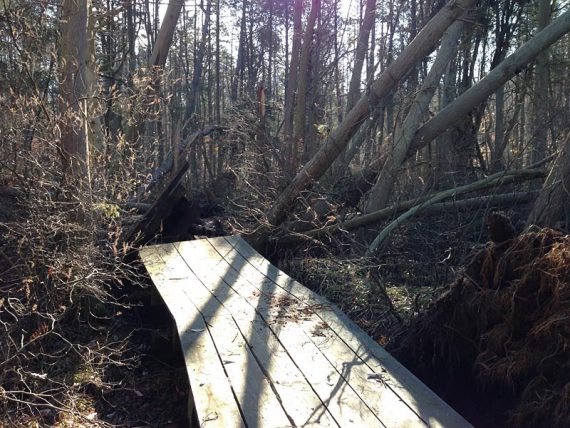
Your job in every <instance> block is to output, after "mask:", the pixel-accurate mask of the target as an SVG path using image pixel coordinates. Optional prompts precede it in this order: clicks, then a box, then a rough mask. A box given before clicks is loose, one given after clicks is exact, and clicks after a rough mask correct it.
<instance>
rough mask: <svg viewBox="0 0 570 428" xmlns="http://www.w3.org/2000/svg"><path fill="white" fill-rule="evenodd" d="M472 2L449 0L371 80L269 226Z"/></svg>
mask: <svg viewBox="0 0 570 428" xmlns="http://www.w3.org/2000/svg"><path fill="white" fill-rule="evenodd" d="M474 3H475V1H474V0H459V1H456V0H452V1H450V2H449V3H448V4H447V5H445V6H444V7H442V8H441V9H440V11H439V12H438V13H437V14H436V15H435V16H434V17H433V18H432V19H431V20H430V21H429V22H428V23H427V24H426V25H425V27H424V28H423V29H422V30H421V31H420V33H419V34H418V35H417V36H416V37H415V38H414V40H412V42H411V43H410V44H409V45H408V46H407V47H406V49H404V51H403V52H402V54H401V55H400V56H399V57H398V58H397V59H396V60H395V61H394V62H392V63H391V64H390V65H389V66H388V67H387V69H386V70H385V71H384V73H382V75H381V76H380V77H379V78H378V79H377V80H375V81H374V82H373V84H372V85H371V88H370V93H369V94H366V95H364V96H363V97H361V98H360V100H359V101H358V102H357V103H356V105H355V106H354V108H353V109H352V110H351V111H350V112H349V113H348V114H347V115H346V117H345V118H344V120H343V122H342V123H341V124H339V125H338V126H337V128H336V129H334V130H333V131H332V132H331V133H330V135H329V137H328V138H327V139H326V141H325V142H324V144H323V145H322V146H321V148H320V149H319V151H318V152H317V153H316V154H315V156H314V157H313V158H312V159H311V160H310V161H309V162H308V163H307V164H306V165H305V166H304V167H303V169H302V170H301V171H300V172H299V173H298V174H297V175H296V176H295V178H294V179H293V180H292V182H291V183H290V184H289V186H287V188H286V189H285V190H284V191H283V192H282V193H281V195H279V197H278V198H277V200H276V201H275V203H274V204H273V206H272V207H271V209H270V210H269V212H268V213H267V221H268V223H269V225H271V226H276V225H279V224H280V223H282V222H283V221H284V220H285V218H286V217H287V214H288V213H289V211H290V209H291V208H292V205H293V202H294V200H295V198H296V197H297V196H298V195H299V193H300V192H301V191H303V190H305V189H307V188H309V187H310V186H311V185H312V184H313V183H314V182H315V181H316V180H318V179H319V178H321V177H322V176H323V174H324V173H325V172H326V171H327V170H328V168H329V167H330V166H331V164H332V163H333V162H334V160H335V159H336V158H337V156H338V155H339V154H340V153H341V152H342V151H343V150H344V148H345V147H346V145H347V144H348V141H349V140H350V138H351V137H352V136H353V135H354V133H355V132H356V131H357V130H358V128H359V127H360V124H361V123H362V122H363V121H364V119H365V118H366V116H368V115H369V114H370V112H371V109H373V108H374V107H375V106H377V105H378V104H380V103H381V102H382V101H383V100H384V99H385V98H386V97H387V96H388V95H389V94H390V92H391V91H392V89H394V87H396V86H397V85H398V83H399V81H400V80H401V79H402V78H404V76H405V75H406V74H407V73H408V72H409V71H410V70H411V69H412V67H413V66H414V65H415V64H416V63H417V62H418V61H420V60H421V59H423V58H424V57H425V56H426V55H427V54H428V53H429V52H430V51H431V50H432V49H433V46H434V45H435V44H436V43H437V41H438V40H439V39H440V38H441V36H442V35H443V33H444V32H445V30H446V29H447V28H448V27H449V26H450V25H451V24H452V23H453V21H455V19H457V17H458V16H459V15H461V14H462V13H463V12H464V11H465V9H466V8H469V7H471V6H472V5H473V4H474ZM267 232H268V229H267V228H260V229H258V231H257V233H256V234H255V235H254V236H253V237H252V241H253V242H254V245H257V246H262V245H264V243H265V242H266V240H267Z"/></svg>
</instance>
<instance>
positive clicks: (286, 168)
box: [0, 0, 570, 424]
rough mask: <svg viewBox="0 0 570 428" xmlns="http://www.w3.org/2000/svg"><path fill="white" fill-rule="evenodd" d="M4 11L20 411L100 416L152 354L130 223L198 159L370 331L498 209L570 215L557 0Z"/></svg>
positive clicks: (16, 2)
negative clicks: (136, 299)
mask: <svg viewBox="0 0 570 428" xmlns="http://www.w3.org/2000/svg"><path fill="white" fill-rule="evenodd" d="M0 27H1V29H2V31H1V32H0V73H1V76H2V79H1V80H0V110H1V111H2V118H3V120H2V121H1V123H0V139H1V146H0V180H1V182H0V202H1V204H0V230H1V231H2V236H3V239H2V242H1V243H0V260H1V261H0V266H1V267H0V271H1V272H2V273H1V276H0V290H1V293H2V294H1V295H0V321H1V323H2V332H1V333H0V338H2V342H3V343H4V344H5V346H2V349H1V350H0V353H1V355H2V357H1V358H0V373H1V374H0V385H1V386H0V398H1V400H2V401H1V403H2V406H3V408H4V411H5V418H6V421H9V423H17V424H21V423H28V422H30V421H44V422H45V421H51V423H54V421H60V423H67V422H69V421H70V420H71V421H73V420H75V419H73V418H80V419H81V420H82V421H83V422H85V421H86V420H87V421H91V422H93V423H95V422H94V419H97V420H99V419H100V415H101V414H102V413H105V412H104V411H102V410H100V409H98V408H97V403H99V402H100V401H101V397H104V398H105V400H107V402H113V403H116V400H117V399H118V397H119V396H120V394H119V392H120V391H121V390H122V388H124V387H125V386H124V384H123V383H121V382H119V381H118V380H117V379H119V378H121V376H125V374H124V372H121V371H120V370H121V368H124V367H129V368H133V367H138V368H140V367H141V352H140V350H139V351H135V350H134V349H135V348H136V346H139V345H140V346H143V345H141V343H142V342H137V341H136V340H139V339H140V338H139V339H136V340H135V342H134V343H136V344H137V345H136V346H133V336H132V335H131V334H130V332H131V331H132V329H131V330H129V328H131V327H132V325H136V324H137V322H138V321H133V319H134V318H133V317H135V315H132V313H131V310H130V309H129V308H130V307H131V306H132V305H133V300H132V299H130V298H127V297H125V295H126V294H130V293H131V291H132V290H131V288H130V287H133V286H135V284H138V283H141V284H142V283H144V280H143V279H141V278H140V277H141V275H140V271H138V270H137V268H136V266H134V265H133V263H130V262H129V263H127V262H125V257H127V259H128V256H129V255H131V254H132V252H133V249H134V248H136V245H138V243H133V242H126V241H124V240H123V236H124V231H125V230H126V229H128V227H129V225H131V224H132V223H133V222H136V221H137V219H139V218H140V214H141V213H142V212H144V210H145V209H146V208H148V204H150V203H152V202H153V201H154V199H155V198H156V195H157V194H158V193H159V192H160V189H161V188H162V186H164V182H167V181H168V179H169V177H171V176H172V175H173V174H175V173H176V171H178V170H179V169H180V168H181V167H182V166H183V165H184V164H185V163H186V162H187V163H188V167H189V172H188V173H187V174H186V175H185V179H184V186H185V188H186V189H187V190H188V195H187V196H188V199H191V200H195V201H198V202H199V205H200V210H201V214H202V216H203V217H212V216H215V217H216V220H215V222H214V223H215V227H214V229H216V228H218V231H220V230H221V231H223V233H243V234H245V235H247V236H248V237H249V238H248V239H249V240H250V242H252V243H253V244H255V246H256V247H257V248H259V249H261V250H263V251H264V252H265V254H267V255H268V256H271V257H273V258H274V259H275V260H276V261H277V262H278V263H279V264H280V267H282V268H283V269H285V270H287V271H288V272H289V273H291V274H292V275H294V276H296V277H297V278H299V279H300V280H301V281H302V282H304V283H306V284H307V285H309V286H311V287H313V288H315V289H317V290H318V291H319V292H321V293H323V294H325V295H327V296H328V297H329V298H331V299H332V300H333V301H335V302H337V303H338V304H339V305H340V306H341V307H342V308H343V309H344V310H345V311H347V312H348V313H349V314H350V315H351V316H352V317H353V318H354V319H356V320H358V321H359V323H360V324H361V325H362V326H364V327H365V328H366V330H367V331H368V332H370V333H371V334H372V335H373V336H375V337H376V338H378V339H379V340H380V341H387V340H388V339H389V337H390V334H391V333H392V332H393V331H394V329H395V328H396V327H397V326H398V325H401V323H402V322H403V321H405V320H408V319H410V318H412V317H414V316H415V315H416V314H417V313H419V312H420V311H421V310H422V309H423V308H424V307H425V306H426V305H427V304H428V303H429V302H430V301H432V300H433V299H435V298H436V296H439V295H440V294H441V290H442V288H441V286H444V285H445V284H447V283H448V282H449V281H450V280H451V279H452V278H453V277H454V275H455V273H456V272H457V269H458V267H459V266H462V265H464V264H465V263H466V261H467V258H468V255H469V253H470V251H471V250H472V247H473V246H476V245H480V244H481V243H482V242H484V241H485V240H486V236H487V235H486V232H485V221H484V219H485V216H486V214H488V213H489V212H490V211H491V210H492V209H501V210H503V212H504V213H505V214H507V215H508V216H510V217H513V224H514V228H515V229H517V231H519V232H520V231H521V230H522V229H523V228H524V227H526V226H527V225H530V224H537V225H540V226H547V227H552V228H556V229H559V230H562V231H566V232H567V230H568V227H569V223H570V220H569V219H570V203H569V198H568V194H567V189H568V188H569V187H568V186H570V136H569V135H570V133H569V129H570V119H569V115H568V112H569V111H570V38H569V37H568V35H567V33H568V32H569V31H570V10H569V3H568V2H567V1H549V0H538V1H530V0H528V1H527V0H507V1H495V0H479V1H473V0H457V1H451V2H448V3H446V2H444V1H441V0H432V1H417V0H412V1H405V2H404V1H396V0H353V1H350V2H347V1H340V0H311V1H307V0H305V1H304V0H294V1H293V0H260V1H251V0H242V1H237V0H200V1H195V2H180V3H175V2H168V3H167V2H158V1H149V0H132V1H116V0H62V1H55V2H53V1H43V0H37V1H20V0H2V1H1V2H0ZM212 227H213V226H212V225H211V224H204V225H202V232H203V233H206V234H207V233H214V232H215V231H216V230H213V229H212ZM184 233H186V235H184ZM184 233H183V234H179V235H177V236H176V237H177V238H188V237H189V236H188V230H185V231H184ZM194 235H195V234H194ZM157 239H161V237H160V236H159V237H157ZM127 289H128V291H129V293H126V292H125V290H127ZM121 290H122V291H121ZM117 314H123V315H124V314H130V315H125V317H126V318H127V320H126V321H122V320H121V319H120V315H117ZM129 317H130V318H129ZM110 325H111V326H112V328H110V327H109V326H110ZM139 327H140V326H139ZM139 330H140V328H139ZM127 331H128V333H126V332H127ZM110 367H113V368H112V369H111V368H110ZM113 370H118V372H113ZM161 373H162V372H161ZM131 381H132V382H135V380H133V379H131ZM147 386H148V385H147ZM130 390H136V388H135V387H133V386H132V385H131V387H130ZM94 391H95V392H94ZM113 394H115V395H113ZM135 395H136V394H135ZM94 397H95V398H94ZM112 397H114V398H112ZM139 398H140V397H139ZM113 400H115V401H113ZM116 406H117V405H116V404H113V406H111V407H112V408H113V409H115V410H113V411H110V410H109V411H107V410H106V412H107V413H106V414H108V415H112V416H108V417H107V422H108V423H111V422H110V421H112V420H113V418H118V417H119V416H117V415H118V414H119V413H120V412H119V411H118V410H116ZM103 407H104V408H105V409H108V408H109V406H107V407H105V406H103ZM119 407H120V406H119ZM131 410H132V409H131ZM128 413H129V412H128V411H126V410H125V411H124V412H123V413H122V416H121V417H126V416H125V415H126V414H128ZM94 414H95V415H96V416H92V415H94ZM89 417H91V419H89ZM69 418H71V419H69ZM103 419H104V418H103ZM26 421H27V422H26ZM62 421H63V422H62ZM66 421H67V422H66ZM30 423H31V422H30ZM70 423H72V422H70ZM101 423H104V422H101Z"/></svg>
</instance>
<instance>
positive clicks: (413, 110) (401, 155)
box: [365, 20, 464, 213]
mask: <svg viewBox="0 0 570 428" xmlns="http://www.w3.org/2000/svg"><path fill="white" fill-rule="evenodd" d="M463 27H464V23H463V21H461V20H459V21H456V22H454V23H453V25H451V27H449V29H448V31H447V32H446V33H445V35H444V36H443V39H442V41H441V47H440V48H439V51H438V53H437V56H436V58H435V61H434V63H433V65H432V67H431V69H430V71H429V73H428V75H427V77H426V79H425V80H424V82H423V84H422V86H421V88H420V90H419V91H418V95H417V96H416V99H415V100H414V102H413V104H412V106H411V107H410V110H409V112H408V114H407V115H406V118H405V120H404V123H403V125H402V128H401V130H399V131H398V132H397V133H396V138H395V140H396V141H395V143H394V147H393V149H392V152H391V153H390V154H389V155H388V158H387V159H386V162H385V163H384V166H383V167H382V170H381V172H380V175H379V176H378V179H377V180H376V183H375V184H374V186H373V187H372V190H371V191H370V194H369V198H368V202H367V204H366V208H365V212H367V213H369V212H372V211H377V210H379V209H381V208H384V207H385V206H386V204H387V203H388V199H389V198H390V194H391V193H392V189H393V188H394V183H395V182H396V179H397V177H398V171H399V169H400V167H401V165H402V163H403V162H404V160H405V159H406V153H407V152H408V150H409V148H410V145H411V143H412V139H413V137H414V134H415V132H416V130H417V129H418V126H419V124H420V122H421V121H422V120H423V118H424V117H425V115H426V113H427V110H428V107H429V103H430V102H431V99H432V98H433V95H434V93H435V90H436V89H437V86H438V84H439V81H440V80H441V76H442V75H443V73H444V71H445V69H446V67H447V64H448V63H449V61H451V59H452V58H453V56H454V55H455V52H456V48H457V43H458V41H459V37H460V36H461V33H462V32H463Z"/></svg>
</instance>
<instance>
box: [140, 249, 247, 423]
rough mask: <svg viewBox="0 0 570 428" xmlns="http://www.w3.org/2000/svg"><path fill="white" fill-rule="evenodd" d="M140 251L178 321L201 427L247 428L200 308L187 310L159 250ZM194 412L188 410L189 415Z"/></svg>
mask: <svg viewBox="0 0 570 428" xmlns="http://www.w3.org/2000/svg"><path fill="white" fill-rule="evenodd" d="M139 253H140V257H141V259H142V261H143V263H144V264H145V266H146V268H147V270H148V272H149V274H150V276H151V278H152V280H153V282H154V283H155V284H156V286H157V288H158V290H159V292H160V293H161V295H162V297H163V299H164V300H165V303H166V304H167V305H168V307H169V309H170V311H171V313H172V315H173V318H174V320H175V323H176V326H177V329H178V332H179V336H180V344H181V346H182V349H183V352H184V360H185V362H186V370H187V373H188V377H189V381H190V389H191V391H190V394H191V403H193V404H194V406H195V408H196V410H197V413H198V420H199V421H200V426H204V427H220V428H224V427H236V428H238V427H239V428H242V427H245V424H244V422H243V420H242V416H241V413H240V409H239V406H238V404H237V401H236V399H235V397H234V393H233V391H232V388H231V385H230V382H229V380H228V378H227V376H226V374H225V371H224V367H223V366H222V363H221V361H220V359H219V358H216V355H217V352H216V348H215V346H214V343H213V341H212V338H211V337H210V334H209V331H208V329H207V325H206V323H205V321H204V319H203V317H202V316H201V315H200V314H199V312H198V311H190V310H188V306H190V302H189V301H188V299H187V298H186V296H185V295H184V294H181V293H180V291H181V290H182V287H180V280H179V279H177V278H167V277H166V271H167V270H166V269H165V262H164V260H163V259H162V258H161V257H160V255H159V253H158V249H157V248H156V247H147V248H144V249H142V250H141V251H140V252H139ZM189 401H190V400H189ZM192 411H193V409H189V412H188V415H189V417H190V418H191V416H192Z"/></svg>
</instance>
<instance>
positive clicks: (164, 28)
mask: <svg viewBox="0 0 570 428" xmlns="http://www.w3.org/2000/svg"><path fill="white" fill-rule="evenodd" d="M183 5H184V2H181V1H173V2H169V3H168V7H167V8H166V14H165V15H164V20H163V21H162V25H161V26H160V31H159V33H158V37H157V38H156V43H155V44H154V47H153V48H152V54H151V56H150V63H149V65H150V66H151V67H160V68H164V65H165V64H166V59H167V58H168V50H169V49H170V45H171V44H172V38H173V37H174V30H176V23H177V22H178V18H179V17H180V11H181V10H182V6H183Z"/></svg>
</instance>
